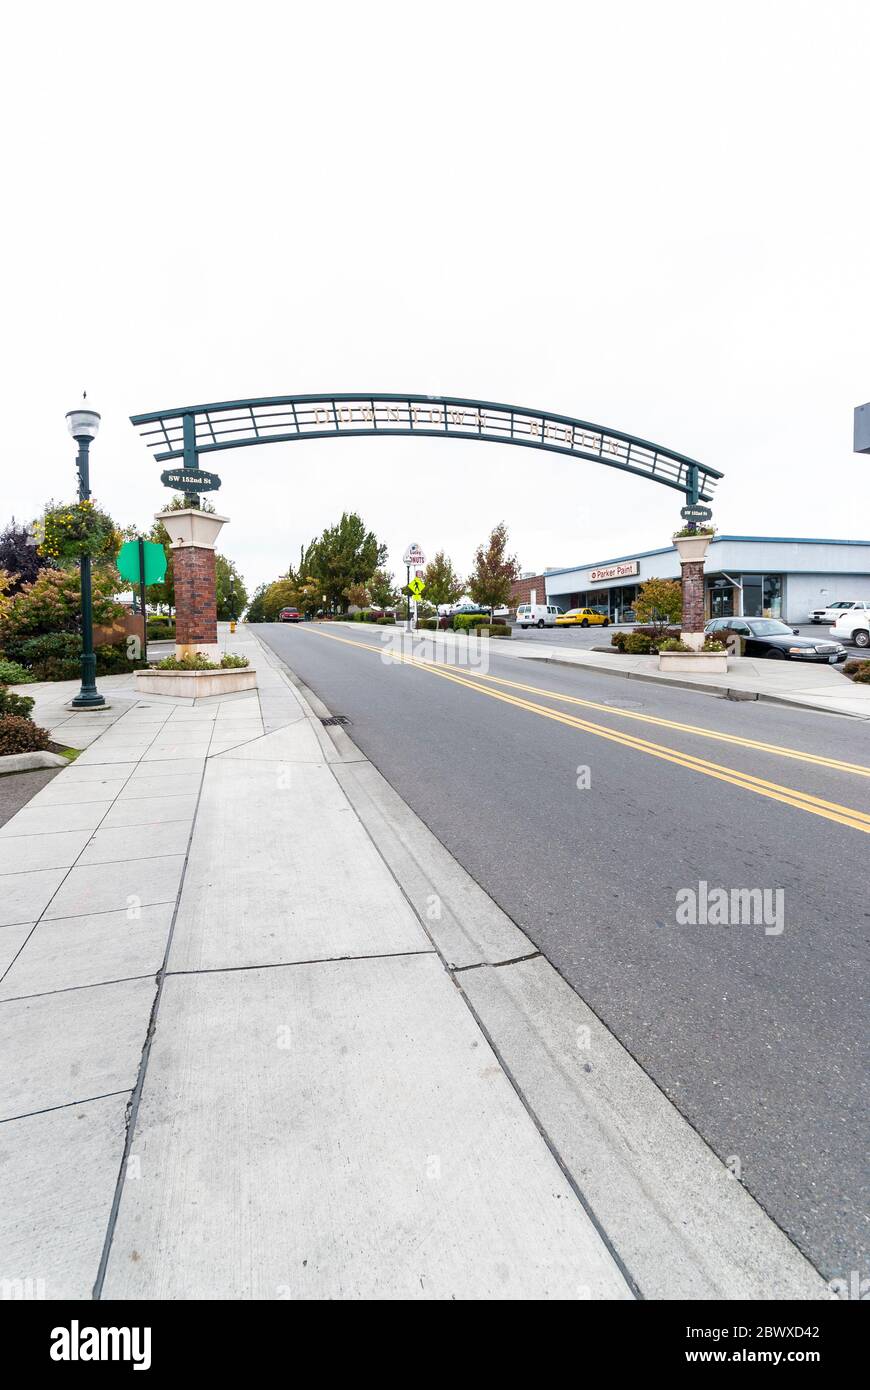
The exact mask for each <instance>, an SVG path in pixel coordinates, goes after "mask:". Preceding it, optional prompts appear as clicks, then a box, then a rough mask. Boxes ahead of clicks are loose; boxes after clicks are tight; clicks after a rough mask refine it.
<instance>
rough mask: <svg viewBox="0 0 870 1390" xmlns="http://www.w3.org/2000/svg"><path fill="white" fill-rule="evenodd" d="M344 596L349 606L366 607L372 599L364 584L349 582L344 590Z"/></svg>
mask: <svg viewBox="0 0 870 1390" xmlns="http://www.w3.org/2000/svg"><path fill="white" fill-rule="evenodd" d="M344 596H345V598H346V599H347V601H348V604H349V606H350V607H351V608H368V606H369V604H370V603H371V601H372V596H371V594H370V593H369V591H368V589H367V588H366V586H365V584H349V585H348V586H347V588H346V589H345V591H344Z"/></svg>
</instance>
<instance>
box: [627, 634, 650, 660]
mask: <svg viewBox="0 0 870 1390" xmlns="http://www.w3.org/2000/svg"><path fill="white" fill-rule="evenodd" d="M622 650H623V651H625V652H627V653H628V655H629V656H648V655H649V653H650V652H651V651H652V638H651V637H647V635H646V633H645V632H629V633H628V635H627V636H626V639H625V646H624V647H623V649H622Z"/></svg>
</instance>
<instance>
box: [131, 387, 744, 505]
mask: <svg viewBox="0 0 870 1390" xmlns="http://www.w3.org/2000/svg"><path fill="white" fill-rule="evenodd" d="M131 419H132V422H133V424H134V425H135V426H137V428H138V429H139V430H140V432H141V434H142V435H143V437H144V439H145V441H146V443H147V445H148V447H149V448H150V449H152V450H153V451H154V455H155V458H156V459H158V460H160V461H161V462H162V461H163V460H168V459H183V460H184V466H185V467H186V468H195V467H197V466H198V465H197V458H198V456H199V455H200V454H211V453H216V452H220V451H221V450H224V449H241V448H249V447H251V446H252V445H256V444H286V443H293V441H294V440H298V439H339V438H343V437H347V438H357V437H359V436H360V435H374V436H380V437H381V438H384V437H391V436H393V435H419V436H420V437H421V438H429V439H432V438H434V439H477V440H485V441H487V442H489V443H494V444H517V445H520V446H521V447H522V448H526V449H546V450H547V451H548V452H550V453H555V454H567V455H568V456H569V457H571V458H577V459H588V460H591V461H592V462H593V463H603V464H605V466H606V467H608V468H618V469H620V470H621V471H622V472H624V473H634V474H635V475H636V476H637V477H639V478H648V479H649V480H650V482H653V483H661V484H662V485H663V486H664V487H669V488H674V489H675V490H676V491H677V492H682V493H684V494H685V497H686V500H687V502H689V503H690V504H694V503H697V502H699V501H703V502H708V501H710V500H711V499H712V497H713V491H714V489H715V487H716V483H717V482H718V481H719V479H720V478H721V477H722V476H723V475H722V474H721V473H720V472H719V471H718V470H717V469H715V468H711V467H710V466H709V465H708V464H705V463H699V462H698V460H697V459H691V458H687V457H686V456H685V454H678V453H675V452H674V451H673V450H672V449H665V448H663V447H662V445H660V444H651V443H650V442H649V440H648V439H638V438H636V437H635V436H634V435H631V434H623V433H622V431H620V430H612V429H607V428H605V427H604V426H603V425H594V424H592V423H591V422H590V421H588V420H575V419H573V418H572V417H571V416H569V415H552V414H550V413H549V412H547V411H543V410H531V409H527V408H526V407H522V406H515V405H502V404H499V403H498V402H495V401H478V400H465V399H463V398H462V397H460V396H413V395H394V394H380V395H379V394H367V393H358V392H354V393H351V394H349V395H325V396H264V397H260V398H258V399H251V400H243V401H218V402H216V403H214V404H212V405H189V406H180V407H178V408H176V409H174V410H155V411H152V412H150V413H149V414H146V415H133V416H131Z"/></svg>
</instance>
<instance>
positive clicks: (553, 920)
mask: <svg viewBox="0 0 870 1390" xmlns="http://www.w3.org/2000/svg"><path fill="white" fill-rule="evenodd" d="M255 630H256V631H257V632H258V633H259V634H260V635H261V636H262V637H263V638H264V639H265V640H266V641H267V642H268V643H269V644H270V645H271V646H272V647H273V649H274V650H275V651H276V652H277V653H278V654H279V655H280V656H281V658H282V659H283V660H284V661H285V662H286V663H287V665H288V666H289V667H290V668H291V669H292V670H293V671H295V672H296V673H297V674H298V675H299V676H300V678H301V679H302V680H303V681H304V682H305V683H306V684H307V685H308V686H310V687H311V689H313V690H314V691H316V692H317V694H318V695H320V696H321V698H322V699H323V700H324V702H325V703H326V704H327V706H328V707H329V709H330V710H331V711H332V712H333V713H334V714H343V715H346V716H347V717H348V718H349V719H350V720H351V727H350V728H349V730H348V732H349V733H350V735H351V737H352V738H353V739H354V741H355V742H356V743H357V745H358V746H359V747H360V748H361V749H362V750H363V752H364V753H365V754H366V755H367V756H368V757H369V758H370V759H371V761H372V762H373V763H375V765H376V766H377V767H378V768H379V769H380V771H381V772H382V773H383V774H384V776H385V777H386V778H387V779H388V780H389V781H390V782H391V783H392V785H393V786H394V787H395V788H396V789H397V790H398V791H399V793H400V794H401V795H402V796H403V797H404V798H405V799H406V801H408V802H409V804H410V805H411V806H412V807H413V808H414V810H415V811H416V812H417V813H418V815H420V816H421V817H422V819H423V820H424V821H425V822H426V823H427V824H428V825H429V827H430V828H431V829H432V830H433V831H434V833H435V834H436V835H437V836H438V838H439V839H440V840H441V841H442V842H443V843H444V844H445V845H446V846H447V847H448V849H449V850H450V851H451V852H452V853H453V854H454V855H455V856H456V858H457V859H459V860H460V862H461V863H462V864H463V865H464V866H465V867H466V869H467V870H468V871H469V872H470V873H471V874H472V875H473V876H474V878H476V879H477V880H478V882H480V883H481V884H482V885H483V886H484V887H485V888H486V890H487V891H488V892H489V893H490V894H491V896H492V897H493V898H494V899H495V900H496V901H497V902H498V903H499V905H500V906H501V907H502V908H503V909H504V911H505V912H507V913H508V914H509V915H510V916H511V917H512V918H513V919H514V921H516V922H517V923H518V924H519V925H520V926H521V927H522V928H523V930H524V931H525V932H527V934H528V935H529V936H530V937H531V938H532V940H533V941H534V942H535V943H536V945H537V946H538V947H539V948H540V949H541V951H542V952H543V953H544V954H545V955H546V956H547V957H548V958H549V960H550V961H551V962H552V963H553V964H554V965H555V966H556V968H557V969H558V970H559V971H560V972H561V973H562V975H563V976H564V977H565V978H566V979H567V980H568V981H569V982H570V983H571V984H572V985H573V987H574V988H575V989H576V990H577V991H578V993H579V994H580V995H581V996H582V997H583V998H584V999H585V1000H586V1001H587V1003H588V1004H589V1005H590V1006H591V1007H592V1008H593V1009H594V1010H595V1011H596V1013H597V1014H598V1015H599V1016H600V1017H601V1018H602V1019H603V1020H604V1022H605V1023H606V1024H607V1025H608V1026H609V1027H610V1028H611V1030H612V1031H613V1032H614V1033H615V1034H616V1035H617V1036H618V1037H619V1038H620V1040H621V1041H622V1042H623V1044H624V1045H625V1046H626V1047H627V1048H628V1049H629V1051H630V1052H631V1053H632V1054H633V1055H634V1056H635V1057H636V1058H637V1059H638V1061H639V1062H640V1063H641V1065H642V1066H643V1067H644V1068H645V1070H646V1071H647V1072H648V1073H649V1074H650V1075H651V1076H652V1077H653V1078H654V1079H655V1080H656V1082H657V1083H658V1084H659V1086H660V1087H661V1088H662V1089H663V1090H664V1091H665V1093H666V1094H667V1095H668V1096H669V1097H671V1099H672V1100H673V1101H674V1103H675V1104H676V1105H677V1106H678V1107H679V1109H680V1110H681V1111H682V1112H683V1114H684V1115H685V1116H686V1117H687V1118H688V1119H689V1120H690V1121H691V1122H692V1123H693V1124H694V1125H695V1126H696V1128H697V1129H698V1130H699V1131H700V1132H701V1133H702V1134H703V1135H704V1137H705V1138H706V1139H707V1141H708V1142H709V1143H710V1144H711V1146H712V1147H713V1148H714V1149H715V1151H716V1152H717V1153H718V1154H719V1155H720V1157H721V1158H723V1159H724V1160H726V1161H728V1160H732V1162H734V1161H735V1160H736V1162H737V1163H739V1165H740V1176H741V1178H742V1181H743V1182H744V1183H745V1185H746V1186H747V1187H748V1188H749V1190H750V1191H751V1192H752V1193H753V1194H754V1195H755V1197H756V1198H757V1199H758V1200H759V1201H760V1202H761V1204H762V1205H763V1206H764V1207H765V1209H766V1210H767V1211H768V1212H769V1213H770V1214H771V1215H772V1216H773V1217H774V1219H775V1220H777V1221H778V1222H779V1224H780V1225H781V1226H782V1227H783V1229H784V1230H785V1231H787V1232H788V1234H789V1235H790V1236H791V1238H792V1239H793V1240H794V1241H795V1242H796V1243H797V1244H798V1245H799V1246H800V1247H801V1249H803V1250H804V1252H805V1253H806V1254H807V1255H808V1256H809V1258H810V1259H811V1260H813V1262H814V1263H815V1264H816V1265H817V1267H818V1268H819V1269H820V1270H821V1271H822V1272H823V1273H824V1274H825V1276H826V1277H828V1278H831V1277H834V1276H841V1275H842V1276H846V1277H848V1275H849V1272H850V1271H852V1270H856V1269H857V1270H864V1268H865V1263H866V1258H867V1239H866V1215H865V1213H866V1210H867V1203H866V1192H865V1191H863V1190H862V1181H863V1179H864V1174H865V1167H864V1157H865V1151H866V1142H865V1140H866V1136H865V1132H864V1126H865V1122H866V1114H867V1106H866V1080H865V1059H864V1043H865V1038H866V1032H867V1011H866V1005H865V1000H864V993H865V991H864V976H865V974H866V938H867V929H868V924H870V906H868V904H867V901H866V897H865V896H864V893H863V885H864V879H865V876H866V865H867V863H868V851H870V838H868V834H867V833H866V832H867V831H868V830H870V778H868V777H867V776H863V775H861V774H860V773H859V772H857V771H850V770H848V769H843V768H836V767H831V766H828V765H825V763H824V762H823V761H818V760H820V759H822V760H823V759H834V760H844V761H847V762H849V763H853V764H859V765H862V766H863V767H865V768H867V770H868V771H870V730H868V729H867V727H866V726H865V725H863V724H861V723H859V722H858V721H853V720H847V719H843V718H838V717H834V716H826V715H822V714H815V713H812V712H807V711H801V710H788V709H786V708H784V707H778V706H775V705H768V704H764V703H760V702H751V703H750V702H746V703H743V702H741V703H735V702H731V701H727V700H724V699H719V698H716V697H713V696H710V695H704V694H701V693H699V692H694V691H688V690H680V689H677V688H674V687H670V688H667V689H665V688H659V687H656V686H655V685H652V684H647V683H643V684H641V683H640V682H627V681H625V680H624V679H620V678H619V677H618V676H606V675H602V674H599V673H597V672H584V671H578V670H573V669H569V668H562V667H554V666H552V665H549V664H548V665H546V666H545V665H543V663H542V664H541V666H540V667H539V666H537V664H536V663H532V662H522V663H520V662H518V661H517V660H516V659H511V658H509V657H505V656H500V655H498V654H497V653H494V654H493V655H492V657H491V662H490V667H489V676H490V680H489V681H487V680H481V679H478V678H477V677H476V676H475V675H474V674H473V672H470V671H468V670H462V671H457V670H456V668H452V669H450V670H448V676H450V677H453V678H448V676H444V675H439V674H436V673H435V672H434V671H432V670H426V669H420V668H418V667H414V666H411V665H406V664H398V663H395V662H391V661H389V660H387V661H384V660H383V656H382V653H383V642H384V637H385V635H384V634H381V633H372V632H371V631H366V630H365V629H362V628H354V627H350V626H345V625H339V624H334V625H326V624H322V625H321V624H318V625H316V626H315V625H313V624H306V625H305V626H302V627H299V628H297V627H287V626H279V625H264V626H260V627H257V628H256V629H255ZM441 669H442V670H444V669H445V668H443V667H442V668H441ZM457 676H458V677H459V678H460V681H459V682H458V681H457V680H456V679H455V677H457ZM493 677H497V678H499V679H501V680H503V681H513V682H519V683H521V684H522V685H523V686H525V687H528V686H532V687H535V689H536V691H537V692H538V693H535V691H529V690H528V689H516V688H515V687H512V686H510V685H499V684H498V683H497V681H495V680H493V679H492V678H493ZM460 682H461V683H460ZM540 692H544V693H540ZM498 695H500V696H501V698H498ZM559 696H570V697H573V698H575V699H579V700H581V701H584V700H585V701H591V702H593V704H594V705H598V706H601V707H600V708H590V707H589V706H587V705H584V704H582V703H581V704H576V705H572V704H571V703H570V701H566V700H560V699H559ZM542 710H543V711H544V712H543V713H542V712H541V711H542ZM547 711H550V712H551V714H552V713H553V712H555V713H557V714H558V715H560V716H561V717H563V718H564V717H567V718H568V719H569V720H571V721H573V722H571V723H568V724H566V723H563V722H561V718H559V719H554V718H552V717H550V715H548V713H547ZM620 712H622V713H620ZM636 714H643V715H647V716H652V717H653V718H654V719H664V720H670V721H675V722H676V723H677V724H678V725H682V726H685V725H692V726H695V728H696V731H695V732H691V731H689V730H687V729H686V728H685V727H676V728H674V727H668V726H665V725H662V724H658V723H655V722H642V721H638V720H637V719H635V718H632V717H631V716H632V715H636ZM578 721H586V727H584V726H583V725H581V724H580V723H579V722H578ZM698 730H707V731H709V734H704V733H703V732H700V731H698ZM716 733H719V734H725V735H732V736H735V737H736V738H737V739H738V740H744V741H745V740H755V741H758V742H761V743H764V744H767V745H775V746H778V747H785V748H788V749H792V750H796V751H797V752H798V756H797V757H787V756H785V755H783V754H781V753H777V752H776V751H765V750H763V749H759V748H756V747H752V746H749V745H748V744H747V743H746V742H740V741H738V742H729V741H722V740H720V739H717V738H714V737H711V736H710V735H712V734H716ZM638 740H645V741H646V743H647V744H652V745H653V746H654V747H653V749H652V750H651V749H650V748H649V747H646V746H644V745H643V744H640V743H639V742H638ZM656 750H657V751H656ZM686 755H689V756H690V757H694V758H696V759H702V760H704V761H705V763H706V764H707V766H706V767H705V768H700V767H698V766H697V765H696V764H690V765H688V766H687V765H685V764H684V763H683V762H681V761H680V759H681V758H683V757H685V756H686ZM813 759H816V761H813ZM710 764H712V765H713V766H712V767H711V766H709V765H710ZM584 769H587V770H588V771H586V772H584ZM746 776H749V777H754V778H756V779H759V781H758V782H757V783H756V782H745V781H744V782H741V781H740V779H741V777H744V778H745V777H746ZM578 779H579V783H580V785H578ZM587 780H588V782H589V785H588V787H585V786H584V785H583V784H584V783H585V781H587ZM806 796H809V797H813V798H816V800H815V801H806V800H804V799H803V798H804V797H806ZM838 808H839V809H838ZM856 813H857V814H856ZM862 816H863V817H866V820H862V819H861V817H862ZM702 881H703V882H706V883H707V884H708V885H709V889H710V890H712V889H713V888H719V887H721V888H725V889H728V890H731V889H755V888H760V889H767V890H769V894H770V896H769V897H768V899H767V903H768V925H769V926H770V928H771V930H769V931H768V930H766V928H765V924H764V923H757V924H751V923H747V924H733V925H711V924H704V923H703V922H701V923H699V924H697V925H692V924H688V923H686V924H683V923H681V922H680V921H679V920H678V918H679V913H678V899H677V895H678V894H679V893H680V892H681V890H687V889H690V890H693V892H694V893H695V894H696V895H697V900H698V901H699V902H700V895H701V893H702V890H701V889H700V887H699V885H700V883H701V882H702ZM856 888H858V889H859V890H860V891H859V893H857V894H856V891H855V890H856ZM780 889H781V890H782V896H781V898H777V896H776V892H777V890H780ZM680 901H685V899H681V900H680ZM780 925H781V926H782V930H781V931H778V930H777V928H778V927H779V926H780Z"/></svg>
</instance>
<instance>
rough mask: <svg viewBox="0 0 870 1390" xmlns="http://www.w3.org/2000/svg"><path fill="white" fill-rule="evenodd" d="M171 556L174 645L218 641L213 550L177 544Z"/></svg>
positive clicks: (203, 644) (187, 646)
mask: <svg viewBox="0 0 870 1390" xmlns="http://www.w3.org/2000/svg"><path fill="white" fill-rule="evenodd" d="M172 560H173V573H174V577H175V645H176V649H181V651H185V650H189V651H197V650H202V649H203V648H205V647H209V648H212V647H214V646H215V645H216V643H217V594H216V589H215V560H214V551H213V550H208V549H205V548H204V547H203V546H199V545H184V546H179V547H178V548H177V549H174V550H173V554H172Z"/></svg>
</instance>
